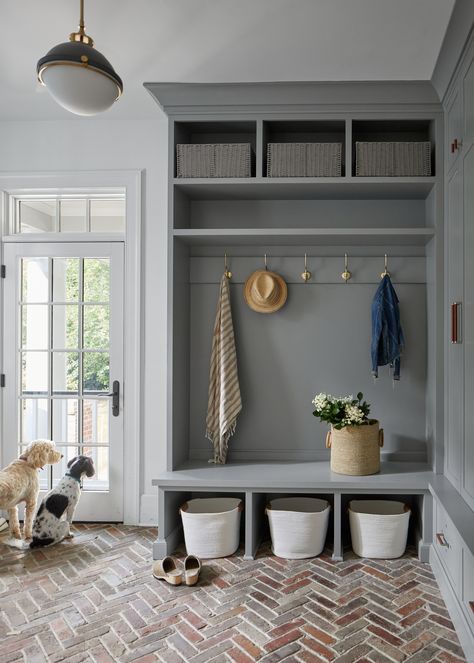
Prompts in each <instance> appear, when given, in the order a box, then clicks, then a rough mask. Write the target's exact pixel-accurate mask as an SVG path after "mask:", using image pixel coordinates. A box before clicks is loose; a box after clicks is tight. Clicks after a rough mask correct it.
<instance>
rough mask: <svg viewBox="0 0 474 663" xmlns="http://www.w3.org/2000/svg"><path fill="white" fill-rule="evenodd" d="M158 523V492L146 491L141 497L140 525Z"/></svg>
mask: <svg viewBox="0 0 474 663" xmlns="http://www.w3.org/2000/svg"><path fill="white" fill-rule="evenodd" d="M157 524H158V494H157V493H145V494H144V495H142V496H141V498H140V525H154V526H155V527H156V525H157Z"/></svg>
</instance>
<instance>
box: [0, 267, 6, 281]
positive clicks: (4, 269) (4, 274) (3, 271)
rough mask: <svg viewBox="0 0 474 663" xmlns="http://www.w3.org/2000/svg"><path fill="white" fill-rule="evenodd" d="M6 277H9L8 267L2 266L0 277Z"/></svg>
mask: <svg viewBox="0 0 474 663" xmlns="http://www.w3.org/2000/svg"><path fill="white" fill-rule="evenodd" d="M6 275H7V267H6V265H2V267H1V269H0V276H1V277H2V279H4V278H5V277H6Z"/></svg>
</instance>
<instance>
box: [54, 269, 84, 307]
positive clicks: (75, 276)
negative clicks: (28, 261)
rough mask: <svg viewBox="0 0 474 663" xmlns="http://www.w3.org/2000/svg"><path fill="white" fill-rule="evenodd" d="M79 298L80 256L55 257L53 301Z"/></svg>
mask: <svg viewBox="0 0 474 663" xmlns="http://www.w3.org/2000/svg"><path fill="white" fill-rule="evenodd" d="M78 299H79V258H53V301H55V302H77V300H78Z"/></svg>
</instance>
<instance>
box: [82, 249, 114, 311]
mask: <svg viewBox="0 0 474 663" xmlns="http://www.w3.org/2000/svg"><path fill="white" fill-rule="evenodd" d="M109 291H110V261H109V259H108V258H85V259H84V301H85V302H108V301H109Z"/></svg>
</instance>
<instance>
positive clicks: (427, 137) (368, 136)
mask: <svg viewBox="0 0 474 663" xmlns="http://www.w3.org/2000/svg"><path fill="white" fill-rule="evenodd" d="M358 142H363V143H372V144H374V143H379V142H381V143H388V142H396V143H418V144H419V143H425V142H428V143H430V145H429V157H430V160H431V175H434V174H435V140H434V122H433V120H402V119H396V120H353V121H352V149H351V159H352V175H356V170H357V169H356V165H357V164H356V160H357V150H356V144H357V143H358ZM378 165H380V164H378ZM412 167H413V164H412ZM420 177H421V178H423V179H425V176H423V175H421V176H418V178H420ZM358 179H359V178H358ZM394 179H398V178H397V177H396V176H395V177H394ZM414 179H416V177H414Z"/></svg>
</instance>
